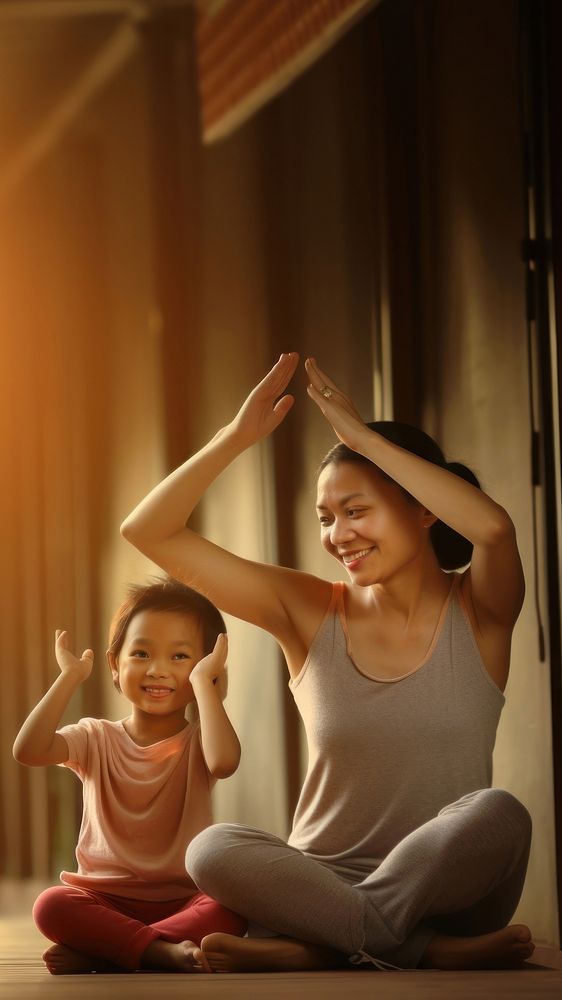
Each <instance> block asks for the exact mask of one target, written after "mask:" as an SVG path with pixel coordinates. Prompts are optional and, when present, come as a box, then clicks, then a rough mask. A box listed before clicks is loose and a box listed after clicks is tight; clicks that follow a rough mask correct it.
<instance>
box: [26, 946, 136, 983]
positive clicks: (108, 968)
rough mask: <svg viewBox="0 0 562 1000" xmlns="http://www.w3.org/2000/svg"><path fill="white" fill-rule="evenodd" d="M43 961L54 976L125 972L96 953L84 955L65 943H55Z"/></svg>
mask: <svg viewBox="0 0 562 1000" xmlns="http://www.w3.org/2000/svg"><path fill="white" fill-rule="evenodd" d="M43 961H44V963H45V965H46V966H47V968H48V970H49V972H50V973H51V975H52V976H84V975H87V973H89V972H112V973H115V972H124V971H125V970H124V969H122V968H121V967H120V966H118V965H113V963H112V962H106V961H105V960H104V959H103V958H96V957H95V956H94V955H83V954H82V952H80V951H74V950H73V949H72V948H67V947H66V945H65V944H53V945H51V947H50V948H47V951H46V952H44V953H43Z"/></svg>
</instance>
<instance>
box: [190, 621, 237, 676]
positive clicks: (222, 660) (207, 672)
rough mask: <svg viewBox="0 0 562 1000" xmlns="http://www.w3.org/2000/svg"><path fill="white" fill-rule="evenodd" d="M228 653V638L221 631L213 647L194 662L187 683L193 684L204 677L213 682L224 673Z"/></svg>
mask: <svg viewBox="0 0 562 1000" xmlns="http://www.w3.org/2000/svg"><path fill="white" fill-rule="evenodd" d="M227 654H228V639H227V637H226V635H224V634H223V633H221V634H220V635H219V636H217V641H216V642H215V646H214V649H213V651H212V652H211V653H207V656H204V657H203V658H202V659H201V660H199V662H198V663H196V664H195V666H194V668H193V670H192V671H191V673H190V675H189V683H190V684H191V685H192V686H193V684H194V683H196V681H197V680H201V678H205V679H207V680H210V681H212V682H213V684H214V683H215V681H218V679H219V677H221V676H222V675H223V674H224V671H225V669H226V657H227Z"/></svg>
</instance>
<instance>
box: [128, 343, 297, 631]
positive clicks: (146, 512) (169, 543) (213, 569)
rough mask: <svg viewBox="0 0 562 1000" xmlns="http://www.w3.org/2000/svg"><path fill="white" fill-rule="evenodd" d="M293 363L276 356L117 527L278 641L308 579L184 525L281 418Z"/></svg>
mask: <svg viewBox="0 0 562 1000" xmlns="http://www.w3.org/2000/svg"><path fill="white" fill-rule="evenodd" d="M298 360H299V356H298V354H296V353H291V354H282V355H281V357H280V358H279V361H278V362H277V363H276V364H275V365H274V366H273V368H272V369H271V371H269V372H268V374H267V375H266V376H265V378H264V379H262V381H261V382H260V383H259V384H258V385H257V386H256V387H255V389H254V390H253V391H252V392H251V393H250V395H249V396H248V398H247V399H246V401H245V402H244V404H243V406H242V407H241V409H240V410H239V412H238V413H237V415H236V416H235V417H234V419H233V420H232V421H231V423H230V424H228V425H227V426H226V427H223V428H222V429H221V430H220V431H219V432H218V433H217V434H216V435H215V437H214V438H213V439H212V440H211V441H210V442H209V443H208V444H207V445H205V447H204V448H202V449H201V451H199V452H198V453H197V454H196V455H194V456H193V457H192V458H190V459H189V460H188V461H187V462H185V464H184V465H182V466H180V468H178V469H176V471H175V472H172V473H171V475H169V476H168V477H167V478H166V479H164V480H163V482H161V483H159V485H158V486H156V487H155V488H154V489H153V490H152V491H151V492H150V493H149V494H148V496H146V497H145V498H144V500H142V501H141V502H140V504H139V505H138V506H137V507H136V508H135V510H134V511H133V512H132V513H131V514H129V516H128V517H127V518H126V520H125V521H124V522H123V524H122V525H121V534H122V535H123V536H124V537H125V538H126V539H127V540H128V541H130V542H132V544H133V545H135V546H136V548H138V549H140V551H141V552H143V553H144V554H145V555H147V556H148V557H149V558H150V559H152V560H153V561H154V562H155V563H157V564H158V565H159V566H161V567H162V568H163V569H165V570H166V571H167V572H168V573H169V574H170V575H171V576H174V577H176V578H177V579H179V580H182V581H183V582H185V583H187V584H189V585H190V586H192V587H194V588H195V589H196V590H199V591H200V592H201V593H203V594H205V596H207V597H208V598H209V599H210V600H211V601H213V603H214V604H216V605H217V606H218V607H219V608H221V609H222V610H223V611H225V612H227V613H228V614H232V615H234V616H235V617H237V618H243V619H245V620H246V621H250V622H253V623H254V624H256V625H260V626H261V627H262V628H265V629H267V630H268V631H270V632H272V633H273V635H275V636H277V637H278V638H280V637H282V636H284V635H285V633H286V631H287V623H288V619H289V617H290V613H289V612H290V609H289V612H288V604H289V605H290V604H291V603H294V604H295V607H296V605H297V603H298V601H299V599H300V600H302V598H303V597H304V596H307V594H308V589H309V588H310V585H311V580H312V579H313V578H309V577H306V576H305V574H299V573H296V572H295V571H294V570H288V569H282V568H280V567H276V566H269V565H267V564H263V563H256V562H252V561H250V560H247V559H242V558H240V557H239V556H236V555H234V554H233V553H231V552H228V551H226V550H225V549H222V548H220V547H219V546H218V545H214V544H213V543H212V542H210V541H208V540H207V539H205V538H202V537H201V536H200V535H198V534H197V533H195V532H194V531H192V530H190V529H189V528H187V527H186V521H187V520H188V518H189V516H190V515H191V513H192V511H193V510H194V508H195V507H196V505H197V503H198V502H199V500H200V499H201V497H202V496H203V494H204V492H205V490H206V489H207V488H208V487H209V486H210V484H211V483H212V482H213V481H214V480H215V479H216V478H217V476H218V475H219V474H220V473H221V472H222V471H223V470H224V469H226V467H227V466H228V465H229V464H230V463H231V462H232V461H233V460H234V459H235V458H236V457H237V456H238V455H240V454H241V453H242V452H243V451H245V449H246V448H249V447H250V446H251V445H252V444H255V443H256V442H257V441H260V440H261V439H262V438H264V437H266V436H267V435H268V434H271V433H272V431H274V430H275V428H276V427H278V426H279V424H280V423H281V421H282V420H283V419H284V418H285V416H286V415H287V413H288V412H289V410H290V409H291V406H292V405H293V402H294V399H293V396H291V395H290V394H285V390H286V388H287V386H288V384H289V382H290V380H291V378H292V377H293V375H294V372H295V369H296V367H297V364H298ZM297 578H298V579H297ZM303 590H304V591H305V592H306V593H302V591H303Z"/></svg>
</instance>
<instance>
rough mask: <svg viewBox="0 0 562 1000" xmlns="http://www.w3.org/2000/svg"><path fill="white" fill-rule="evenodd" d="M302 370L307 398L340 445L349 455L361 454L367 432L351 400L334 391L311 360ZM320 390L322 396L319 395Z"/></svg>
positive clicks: (330, 381) (327, 379) (326, 376)
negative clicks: (306, 386)
mask: <svg viewBox="0 0 562 1000" xmlns="http://www.w3.org/2000/svg"><path fill="white" fill-rule="evenodd" d="M304 366H305V368H306V372H307V375H308V377H309V379H310V384H309V386H308V388H307V392H308V395H309V396H310V398H311V399H313V400H314V402H315V403H316V405H317V406H318V408H319V409H320V410H321V411H322V413H323V414H324V416H325V417H326V420H328V421H329V422H330V423H331V425H332V427H333V428H334V431H335V432H336V434H337V436H338V437H339V439H340V441H342V442H343V444H345V445H347V447H348V448H351V449H352V450H353V451H358V452H361V445H362V442H364V441H365V434H370V433H371V431H369V429H368V427H366V425H365V422H364V421H363V420H362V419H361V417H360V416H359V414H358V412H357V410H356V409H355V407H354V405H353V403H352V402H351V399H350V398H349V396H346V395H345V393H344V392H342V391H341V389H338V387H337V386H336V385H335V383H334V382H333V381H332V379H331V378H329V376H328V375H326V374H325V373H324V372H323V371H322V369H321V368H320V367H319V366H318V364H317V363H316V360H315V359H314V358H308V359H307V360H306V361H305V363H304ZM323 389H325V390H326V394H324V393H323V392H322V390H323Z"/></svg>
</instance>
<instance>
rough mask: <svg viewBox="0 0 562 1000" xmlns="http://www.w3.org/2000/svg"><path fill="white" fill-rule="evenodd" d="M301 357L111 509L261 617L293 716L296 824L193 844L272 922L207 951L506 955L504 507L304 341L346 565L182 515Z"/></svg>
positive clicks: (324, 529)
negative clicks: (269, 559)
mask: <svg viewBox="0 0 562 1000" xmlns="http://www.w3.org/2000/svg"><path fill="white" fill-rule="evenodd" d="M297 362H298V357H297V355H296V354H287V355H282V356H281V358H280V359H279V361H278V363H277V364H276V365H275V366H274V367H273V368H272V370H271V371H270V372H269V374H268V375H266V377H265V378H264V379H263V380H262V382H261V383H260V384H259V385H258V386H257V387H256V388H255V389H254V390H253V392H252V393H251V394H250V395H249V397H248V399H247V400H246V402H245V403H244V404H243V406H242V408H241V409H240V411H239V413H238V414H237V415H236V416H235V417H234V419H233V420H232V422H231V423H230V424H229V425H228V426H226V427H224V428H223V429H222V430H220V431H219V432H218V434H217V435H216V436H215V437H214V438H213V439H212V441H211V442H210V443H209V444H208V445H207V446H206V447H204V448H203V449H202V450H201V451H200V452H199V453H198V454H197V455H195V456H194V457H193V458H191V459H190V460H189V461H188V462H186V463H185V465H183V466H182V467H181V468H179V469H178V470H176V472H174V473H173V474H172V475H170V476H169V477H168V478H167V479H166V480H164V482H163V483H161V484H160V485H159V486H157V487H156V488H155V489H154V490H153V491H152V492H151V493H150V494H149V495H148V497H147V498H146V499H145V500H144V501H142V503H141V504H140V505H139V506H138V507H137V509H136V510H135V511H134V512H133V513H132V514H131V515H130V516H129V518H127V520H126V521H125V523H124V524H123V526H122V533H123V534H124V536H125V537H126V538H128V539H130V541H132V542H133V543H134V544H135V545H136V546H137V547H138V548H139V549H141V550H142V551H143V552H145V553H146V554H147V555H148V556H150V557H151V558H152V559H153V560H154V561H155V562H157V563H158V564H159V565H161V566H163V567H165V568H168V569H171V568H172V567H173V571H174V573H175V574H176V575H179V576H180V577H181V578H182V579H184V580H185V581H190V582H192V583H193V584H194V585H196V586H197V587H198V588H201V589H202V590H204V591H205V593H207V594H209V595H210V597H211V598H212V599H213V600H214V601H215V602H216V603H217V605H218V606H219V607H221V608H222V609H223V610H224V611H226V612H229V613H230V614H233V615H237V616H238V617H240V618H244V619H246V620H247V621H250V622H253V623H254V624H256V625H259V626H261V627H262V628H264V629H267V630H268V631H269V632H271V633H272V634H273V635H274V636H275V637H276V639H277V640H278V642H279V644H280V646H281V648H282V649H283V651H284V654H285V657H286V660H287V664H288V667H289V673H290V678H291V679H290V687H291V690H292V692H293V695H294V697H295V701H296V703H297V707H298V709H299V711H300V713H301V715H302V718H303V721H304V724H305V727H306V731H307V739H308V750H309V765H308V773H307V776H306V779H305V783H304V786H303V789H302V792H301V796H300V799H299V803H298V806H297V810H296V814H295V819H294V825H293V832H292V834H291V837H290V839H289V843H288V844H286V843H284V842H283V841H282V840H280V839H279V838H277V837H273V836H271V835H269V834H267V833H264V832H262V831H260V830H255V829H251V828H246V827H241V826H234V825H228V824H220V825H218V826H215V827H211V828H210V829H208V830H205V831H204V832H203V833H201V834H200V835H199V836H198V837H197V838H195V840H194V841H193V842H192V843H191V845H190V847H189V849H188V852H187V869H188V871H189V872H190V874H191V875H192V877H193V878H194V880H195V881H196V883H197V884H198V885H199V886H200V888H203V889H204V890H205V891H206V892H210V893H211V894H212V895H213V896H214V897H215V898H217V899H220V901H221V902H222V903H224V904H225V905H227V906H232V907H235V908H236V909H237V910H238V909H239V910H240V912H242V913H243V914H244V915H245V916H247V917H248V919H249V920H251V921H252V922H253V923H256V924H259V925H262V926H263V927H265V928H268V929H270V930H271V931H274V932H276V933H277V934H278V935H285V937H277V938H263V937H262V938H261V939H259V938H252V937H250V938H246V939H244V940H243V941H242V940H237V939H236V938H234V937H232V936H229V935H225V934H223V933H213V934H210V935H208V936H207V937H206V938H205V939H204V940H203V942H202V950H203V952H204V954H205V955H206V957H207V960H208V961H209V964H210V965H211V967H212V968H214V969H221V970H227V969H234V970H244V969H259V968H269V969H291V968H294V969H298V968H318V967H322V966H324V965H332V964H338V962H341V961H342V959H343V961H347V960H349V961H351V962H354V963H357V962H361V961H365V960H366V961H369V962H373V963H374V964H379V965H380V964H381V962H382V963H383V964H389V965H392V966H399V967H405V968H411V967H416V966H418V965H424V966H430V967H436V968H477V967H488V966H495V965H498V966H510V965H517V964H520V963H522V962H523V961H524V960H525V958H527V957H528V956H529V955H530V954H531V953H532V951H533V945H532V943H531V942H530V932H529V929H528V928H527V927H525V926H524V925H512V926H507V925H508V922H509V920H510V919H511V917H512V915H513V912H514V910H515V907H516V905H517V902H518V899H519V896H520V893H521V889H522V886H523V881H524V877H525V871H526V865H527V857H528V852H529V843H530V819H529V815H528V813H527V811H526V810H525V809H524V807H523V806H522V805H521V804H520V803H519V802H518V801H517V800H516V799H515V798H514V797H513V796H512V795H510V794H509V793H508V792H503V791H500V790H498V789H491V788H490V787H489V786H490V782H491V770H492V749H493V746H494V739H495V732H496V727H497V723H498V719H499V716H500V712H501V708H502V705H503V701H504V697H503V694H502V691H503V688H504V687H505V684H506V682H507V676H508V669H509V654H510V642H511V634H512V630H513V626H514V624H515V621H516V619H517V617H518V614H519V611H520V608H521V603H522V600H523V592H524V582H523V573H522V569H521V562H520V558H519V554H518V551H517V544H516V539H515V531H514V528H513V524H512V522H511V520H510V518H509V516H508V515H507V513H506V512H505V510H503V509H502V508H501V507H500V506H498V504H496V503H494V501H493V500H491V499H490V497H488V496H486V495H485V494H484V493H482V492H481V491H480V490H479V488H478V487H477V484H476V480H475V478H474V477H473V476H472V475H471V473H470V472H469V471H468V470H467V469H465V468H464V467H461V466H458V465H456V464H448V463H446V462H445V460H444V458H443V455H442V453H441V451H440V449H439V448H438V447H437V445H436V444H435V442H433V441H432V440H431V438H428V436H427V435H425V434H423V432H421V431H416V430H415V429H412V428H408V427H404V425H400V424H394V423H390V424H389V423H383V424H372V425H365V424H364V423H363V421H362V420H361V419H360V417H359V416H358V414H357V412H356V411H355V409H354V407H353V404H352V402H351V400H350V399H349V398H348V397H347V396H346V395H345V394H344V393H343V392H341V391H340V390H339V389H338V388H337V387H336V385H335V384H334V382H333V381H332V380H331V379H330V378H329V377H328V376H327V375H326V374H324V373H323V372H322V371H321V369H320V368H319V367H318V365H317V364H316V362H315V361H314V360H312V359H309V360H308V361H307V362H306V370H307V373H308V377H309V380H310V384H309V387H308V393H309V395H310V397H311V399H312V400H313V401H314V403H315V404H316V405H317V406H318V407H319V408H320V410H321V412H322V413H323V414H324V416H325V417H326V419H327V420H328V421H329V422H330V423H331V425H332V427H333V429H334V431H335V432H336V435H337V436H338V438H339V439H340V444H339V445H336V447H335V448H334V449H333V450H332V452H330V454H329V455H328V456H327V457H326V459H325V461H324V463H323V467H322V470H321V472H320V475H319V479H318V507H317V509H318V519H319V522H320V537H321V542H322V545H323V546H324V547H325V548H326V550H327V551H328V552H329V553H330V555H332V556H333V557H334V558H335V559H336V560H337V561H338V563H339V564H340V565H341V567H342V568H343V569H345V571H346V572H347V574H348V577H349V582H348V583H336V584H331V583H328V582H327V581H325V580H321V579H318V578H317V577H314V576H310V575H308V574H306V573H302V572H296V571H294V570H290V569H286V568H282V567H277V566H269V565H263V564H257V563H253V562H249V561H247V560H244V559H240V558H238V557H237V556H235V555H233V554H231V553H229V552H226V551H224V550H223V549H220V548H219V547H218V546H216V545H213V544H212V543H211V542H209V541H207V540H205V539H204V538H201V537H200V536H198V535H197V534H195V533H194V532H193V531H191V530H189V528H187V527H186V526H185V525H186V520H187V518H188V516H189V514H190V513H191V511H192V510H193V508H194V507H195V505H196V503H197V502H198V500H199V499H200V497H201V496H202V494H203V493H204V491H205V490H206V489H207V487H208V486H209V485H210V483H211V482H212V481H213V480H214V479H215V478H216V477H217V476H218V475H219V473H220V472H221V471H222V470H223V469H224V468H225V467H226V466H227V465H228V464H229V463H230V462H231V461H232V460H233V459H234V458H236V456H237V455H239V454H240V453H241V452H242V451H243V450H244V449H245V448H247V447H249V446H250V445H252V444H253V443H255V442H257V441H259V440H260V439H261V438H263V437H265V436H266V435H267V434H269V433H271V432H272V431H273V430H274V429H275V428H276V427H277V426H278V424H279V423H280V422H281V421H282V420H283V419H284V417H285V416H286V414H287V413H288V411H289V410H290V408H291V405H292V402H293V398H292V397H291V396H290V395H283V394H284V393H285V390H286V387H287V385H288V383H289V381H290V379H291V377H292V375H293V373H294V371H295V369H296V366H297ZM471 557H472V558H471ZM469 562H470V566H469V568H468V569H465V570H464V572H450V571H451V570H460V569H461V568H463V567H466V565H467V563H469ZM249 873H250V874H249Z"/></svg>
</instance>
